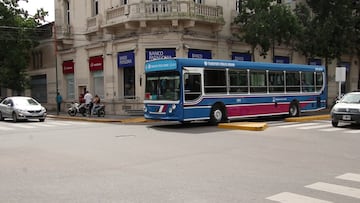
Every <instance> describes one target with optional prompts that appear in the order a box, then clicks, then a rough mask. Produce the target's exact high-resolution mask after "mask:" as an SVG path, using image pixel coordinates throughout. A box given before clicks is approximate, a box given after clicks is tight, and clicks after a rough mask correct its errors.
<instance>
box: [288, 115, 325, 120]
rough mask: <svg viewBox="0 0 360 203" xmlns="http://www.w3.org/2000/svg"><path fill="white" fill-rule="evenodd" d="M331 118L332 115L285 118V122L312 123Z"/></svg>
mask: <svg viewBox="0 0 360 203" xmlns="http://www.w3.org/2000/svg"><path fill="white" fill-rule="evenodd" d="M330 118H331V116H330V114H324V115H316V116H303V117H292V118H285V121H286V122H303V121H312V120H327V119H330Z"/></svg>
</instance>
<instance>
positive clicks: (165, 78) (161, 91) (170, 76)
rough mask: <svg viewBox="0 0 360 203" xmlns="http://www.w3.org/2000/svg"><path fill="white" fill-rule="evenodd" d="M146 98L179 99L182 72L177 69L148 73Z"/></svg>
mask: <svg viewBox="0 0 360 203" xmlns="http://www.w3.org/2000/svg"><path fill="white" fill-rule="evenodd" d="M145 99H147V100H155V101H158V100H167V101H178V100H179V99H180V74H179V72H176V71H166V72H151V73H147V74H146V90H145Z"/></svg>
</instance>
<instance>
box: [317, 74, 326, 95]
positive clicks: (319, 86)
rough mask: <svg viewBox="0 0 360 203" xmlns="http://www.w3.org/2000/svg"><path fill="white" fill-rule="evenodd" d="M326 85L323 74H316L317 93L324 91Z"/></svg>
mask: <svg viewBox="0 0 360 203" xmlns="http://www.w3.org/2000/svg"><path fill="white" fill-rule="evenodd" d="M323 83H324V78H323V74H322V73H318V72H317V73H316V84H315V86H316V91H317V92H320V90H321V89H322V86H323Z"/></svg>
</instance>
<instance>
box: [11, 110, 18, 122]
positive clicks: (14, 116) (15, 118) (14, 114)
mask: <svg viewBox="0 0 360 203" xmlns="http://www.w3.org/2000/svg"><path fill="white" fill-rule="evenodd" d="M12 119H13V122H14V123H16V122H17V121H18V118H17V115H16V113H15V112H13V113H12Z"/></svg>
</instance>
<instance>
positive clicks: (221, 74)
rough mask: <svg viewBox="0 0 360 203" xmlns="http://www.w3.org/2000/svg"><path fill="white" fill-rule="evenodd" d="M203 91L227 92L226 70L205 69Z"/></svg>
mask: <svg viewBox="0 0 360 203" xmlns="http://www.w3.org/2000/svg"><path fill="white" fill-rule="evenodd" d="M204 86H205V87H204V88H205V93H225V94H226V93H227V90H226V70H225V69H223V70H213V69H207V70H205V71H204Z"/></svg>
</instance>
